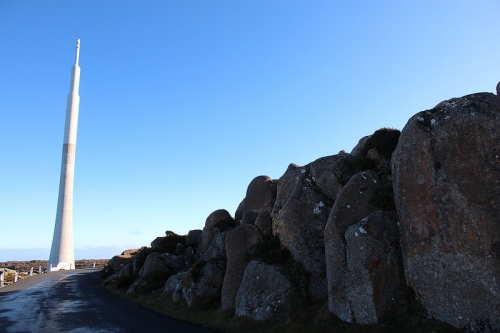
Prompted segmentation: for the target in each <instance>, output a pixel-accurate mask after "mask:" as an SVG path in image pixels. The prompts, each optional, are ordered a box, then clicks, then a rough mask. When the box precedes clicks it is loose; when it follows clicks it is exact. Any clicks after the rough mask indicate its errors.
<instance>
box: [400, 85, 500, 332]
mask: <svg viewBox="0 0 500 333" xmlns="http://www.w3.org/2000/svg"><path fill="white" fill-rule="evenodd" d="M392 168H393V172H392V173H393V181H394V195H395V201H396V207H397V211H398V214H399V217H400V219H401V223H400V227H401V235H402V254H403V261H404V271H405V276H406V280H407V282H408V284H409V285H410V286H411V287H413V289H414V290H415V293H416V296H417V298H418V299H419V300H420V302H421V303H422V304H423V306H424V307H425V309H426V310H427V311H428V313H429V314H430V315H431V316H433V317H435V318H437V319H439V320H442V321H445V322H447V323H450V324H452V325H454V326H456V327H460V328H463V329H466V330H469V331H473V332H476V331H478V332H479V331H481V332H483V331H484V332H495V331H500V296H499V295H500V223H499V216H500V98H499V97H498V96H495V95H493V94H489V93H479V94H473V95H468V96H464V97H462V98H454V99H450V100H447V101H444V102H442V103H440V104H438V105H437V106H436V107H435V108H433V109H431V110H427V111H423V112H420V113H417V114H416V115H415V116H413V117H412V118H411V119H410V120H409V121H408V123H407V124H406V126H405V128H404V129H403V131H402V133H401V137H400V140H399V144H398V147H397V149H396V151H395V152H394V155H393V162H392Z"/></svg>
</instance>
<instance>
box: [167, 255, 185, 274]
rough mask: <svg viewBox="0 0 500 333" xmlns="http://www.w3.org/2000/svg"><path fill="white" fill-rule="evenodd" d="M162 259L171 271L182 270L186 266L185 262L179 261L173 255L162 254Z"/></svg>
mask: <svg viewBox="0 0 500 333" xmlns="http://www.w3.org/2000/svg"><path fill="white" fill-rule="evenodd" d="M162 259H163V262H165V265H166V266H167V267H168V268H170V269H174V270H175V269H181V268H184V267H185V266H186V265H185V263H184V261H182V260H179V259H178V258H177V257H176V256H175V255H173V254H171V253H163V254H162Z"/></svg>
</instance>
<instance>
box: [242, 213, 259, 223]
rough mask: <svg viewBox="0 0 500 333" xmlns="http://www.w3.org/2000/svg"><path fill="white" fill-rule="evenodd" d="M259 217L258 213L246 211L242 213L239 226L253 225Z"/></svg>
mask: <svg viewBox="0 0 500 333" xmlns="http://www.w3.org/2000/svg"><path fill="white" fill-rule="evenodd" d="M258 215H259V212H258V211H253V210H250V211H247V212H245V213H243V218H242V219H241V224H255V219H256V218H257V216H258Z"/></svg>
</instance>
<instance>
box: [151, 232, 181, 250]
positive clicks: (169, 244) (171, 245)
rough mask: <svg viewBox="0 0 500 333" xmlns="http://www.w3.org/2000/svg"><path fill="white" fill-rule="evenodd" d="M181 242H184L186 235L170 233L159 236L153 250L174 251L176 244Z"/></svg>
mask: <svg viewBox="0 0 500 333" xmlns="http://www.w3.org/2000/svg"><path fill="white" fill-rule="evenodd" d="M179 243H181V244H182V245H185V244H186V236H182V235H177V234H174V233H172V234H170V235H168V236H165V237H162V238H160V240H159V242H158V244H156V245H155V250H156V251H158V252H162V253H165V252H168V253H174V252H175V249H176V247H177V244H179Z"/></svg>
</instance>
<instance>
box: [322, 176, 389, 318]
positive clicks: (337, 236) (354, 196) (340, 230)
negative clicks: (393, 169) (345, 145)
mask: <svg viewBox="0 0 500 333" xmlns="http://www.w3.org/2000/svg"><path fill="white" fill-rule="evenodd" d="M379 187H380V181H379V178H378V176H377V173H376V172H375V171H370V170H368V171H363V172H360V173H357V174H356V175H354V176H353V177H351V178H350V180H349V182H348V183H347V184H346V185H345V186H344V187H343V188H342V190H340V192H339V194H338V196H337V200H336V201H335V204H334V205H333V208H332V211H331V213H330V216H329V218H328V223H327V225H326V227H325V236H324V237H325V238H324V239H325V251H326V273H327V277H328V307H329V309H330V311H331V312H332V313H334V314H335V315H336V316H338V317H339V318H340V319H342V320H344V321H348V322H351V321H353V319H354V318H353V316H352V310H351V306H350V304H349V299H348V295H347V286H348V279H347V278H346V274H347V262H346V243H345V240H344V234H345V232H346V231H347V229H348V228H349V227H350V226H352V225H353V224H355V223H357V222H359V221H360V220H361V219H363V218H364V217H365V216H367V215H368V214H369V213H371V212H373V211H375V210H376V208H375V207H373V206H372V205H371V203H370V201H371V200H372V199H373V197H374V196H375V194H376V192H377V189H378V188H379Z"/></svg>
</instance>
